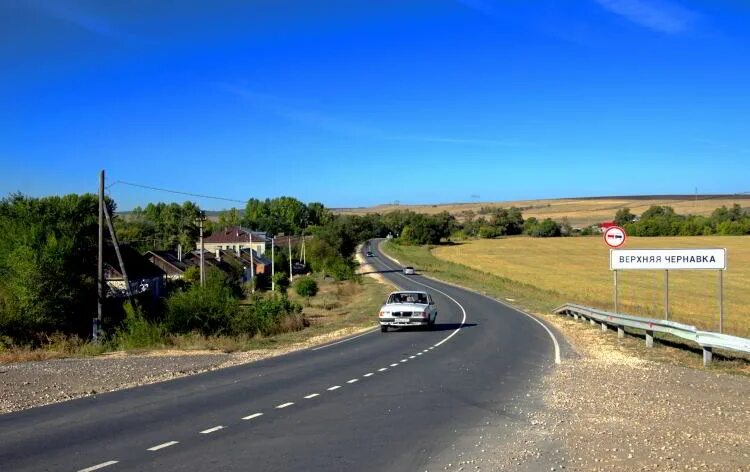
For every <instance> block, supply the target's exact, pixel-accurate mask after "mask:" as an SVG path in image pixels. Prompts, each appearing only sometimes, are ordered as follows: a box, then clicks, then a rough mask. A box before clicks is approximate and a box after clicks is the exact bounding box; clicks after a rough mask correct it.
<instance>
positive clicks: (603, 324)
mask: <svg viewBox="0 0 750 472" xmlns="http://www.w3.org/2000/svg"><path fill="white" fill-rule="evenodd" d="M602 331H604V332H605V333H606V332H607V323H605V322H603V321H602Z"/></svg>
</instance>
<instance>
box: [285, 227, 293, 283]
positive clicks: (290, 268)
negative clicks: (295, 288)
mask: <svg viewBox="0 0 750 472" xmlns="http://www.w3.org/2000/svg"><path fill="white" fill-rule="evenodd" d="M286 240H287V241H288V242H289V281H290V282H293V281H294V272H292V237H291V236H287V239H286Z"/></svg>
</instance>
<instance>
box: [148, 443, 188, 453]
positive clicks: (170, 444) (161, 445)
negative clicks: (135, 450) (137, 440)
mask: <svg viewBox="0 0 750 472" xmlns="http://www.w3.org/2000/svg"><path fill="white" fill-rule="evenodd" d="M179 443H180V441H169V442H165V443H161V444H159V445H156V446H154V447H149V448H148V449H146V450H147V451H158V450H159V449H164V448H165V447H169V446H174V445H175V444H179Z"/></svg>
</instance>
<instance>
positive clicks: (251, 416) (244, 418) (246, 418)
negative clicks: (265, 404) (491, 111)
mask: <svg viewBox="0 0 750 472" xmlns="http://www.w3.org/2000/svg"><path fill="white" fill-rule="evenodd" d="M259 416H263V413H253V414H252V415H248V416H243V417H242V419H243V420H252V419H255V418H257V417H259Z"/></svg>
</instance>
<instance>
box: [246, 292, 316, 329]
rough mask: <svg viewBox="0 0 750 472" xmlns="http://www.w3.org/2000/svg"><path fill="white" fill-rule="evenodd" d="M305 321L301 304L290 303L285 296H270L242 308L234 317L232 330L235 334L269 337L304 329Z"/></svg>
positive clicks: (261, 297)
mask: <svg viewBox="0 0 750 472" xmlns="http://www.w3.org/2000/svg"><path fill="white" fill-rule="evenodd" d="M303 320H304V318H303V317H302V307H301V306H300V305H299V304H297V303H294V302H291V301H289V299H288V298H286V296H284V295H278V294H269V295H266V296H260V297H257V298H256V299H255V300H253V303H252V304H251V305H248V306H244V307H242V309H241V310H239V311H238V312H237V314H236V315H235V316H234V317H233V319H232V322H231V328H232V331H233V332H234V333H235V334H243V333H244V334H249V335H255V334H258V333H260V334H262V335H264V336H269V335H272V334H278V333H281V332H286V331H295V330H298V329H302V327H303V326H304V321H303Z"/></svg>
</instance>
